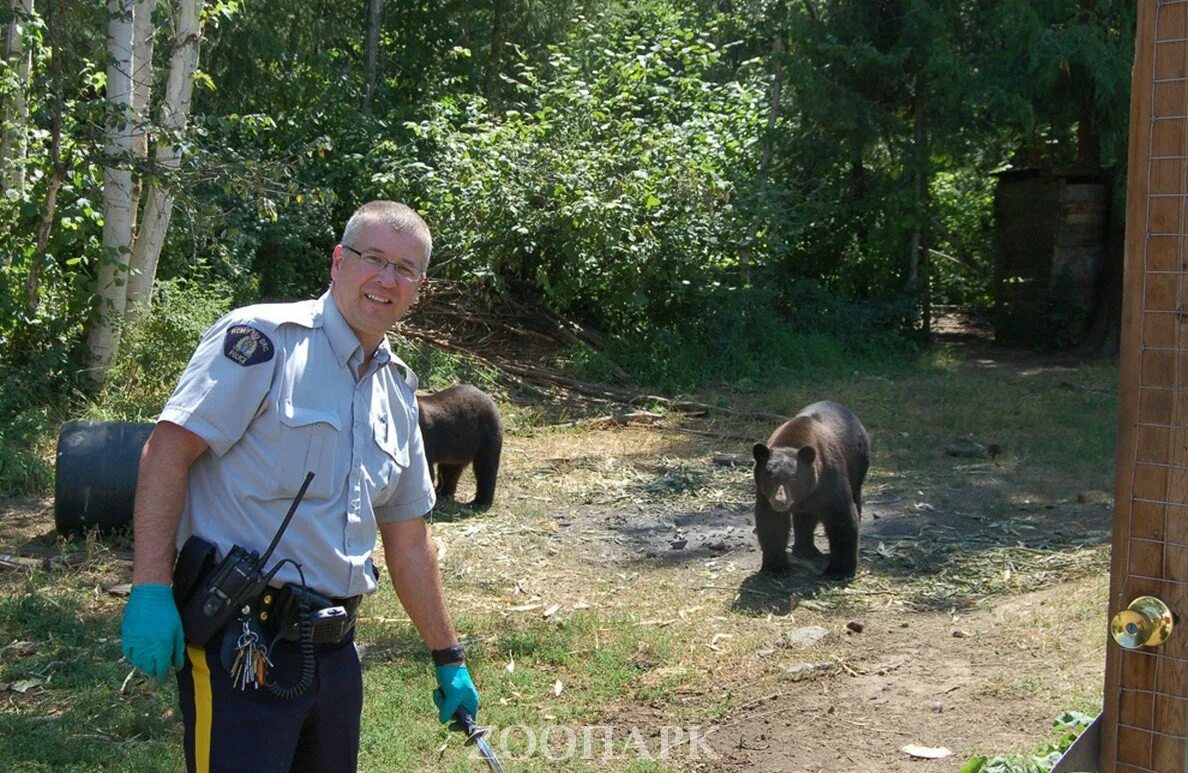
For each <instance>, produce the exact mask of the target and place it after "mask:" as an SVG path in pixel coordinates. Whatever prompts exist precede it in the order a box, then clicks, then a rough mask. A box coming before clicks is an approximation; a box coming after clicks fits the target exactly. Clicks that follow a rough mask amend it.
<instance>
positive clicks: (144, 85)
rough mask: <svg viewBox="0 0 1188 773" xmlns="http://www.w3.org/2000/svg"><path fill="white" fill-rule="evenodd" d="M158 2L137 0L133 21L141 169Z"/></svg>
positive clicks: (135, 200) (136, 189) (136, 147)
mask: <svg viewBox="0 0 1188 773" xmlns="http://www.w3.org/2000/svg"><path fill="white" fill-rule="evenodd" d="M156 7H157V0H136V9H135V16H134V17H133V20H132V112H133V113H134V114H135V115H136V126H135V127H134V128H133V129H132V155H133V156H134V157H135V158H136V162H137V166H138V167H139V168H143V162H144V161H145V160H146V159H147V158H148V118H149V99H150V98H151V97H152V93H153V38H154V36H155V35H156V32H157V30H156V27H154V26H153V11H154V10H155V9H156ZM141 184H142V181H141V176H140V175H135V176H134V181H133V187H132V228H133V232H134V233H133V240H135V238H136V237H135V229H136V218H137V208H138V207H139V206H140V188H141Z"/></svg>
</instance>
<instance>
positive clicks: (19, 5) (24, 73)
mask: <svg viewBox="0 0 1188 773" xmlns="http://www.w3.org/2000/svg"><path fill="white" fill-rule="evenodd" d="M8 4H9V7H10V8H11V9H12V12H13V18H12V22H11V23H9V25H8V31H7V35H6V37H5V45H4V56H5V58H6V59H7V60H8V61H9V62H11V63H12V67H13V70H14V71H15V72H16V80H17V83H16V84H15V85H16V88H14V89H13V92H12V98H11V99H10V100H9V102H8V104H7V105H6V106H5V110H4V138H3V140H2V141H0V142H2V144H0V167H7V168H6V169H4V176H3V188H0V192H3V191H5V190H18V191H23V190H24V189H25V164H24V160H25V153H26V151H27V137H28V123H29V99H28V92H29V71H30V69H32V52H31V51H27V50H25V45H24V40H23V39H22V36H23V35H24V26H25V25H24V23H25V21H26V20H28V18H29V17H30V16H32V15H33V0H9V2H8Z"/></svg>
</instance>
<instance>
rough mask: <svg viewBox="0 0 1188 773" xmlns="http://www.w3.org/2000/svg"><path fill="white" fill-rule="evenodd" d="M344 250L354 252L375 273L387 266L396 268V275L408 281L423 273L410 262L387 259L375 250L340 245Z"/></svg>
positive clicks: (419, 276)
mask: <svg viewBox="0 0 1188 773" xmlns="http://www.w3.org/2000/svg"><path fill="white" fill-rule="evenodd" d="M342 248H343V249H344V250H347V251H349V252H352V253H354V254H355V255H356V256H357V257H358V258H359V260H361V261H363V264H364V265H365V266H367V267H369V268H372V269H374V270H375V272H376V273H379V272H380V271H383V270H384V269H385V268H387V267H388V266H391V267H392V268H394V269H396V276H398V277H401V278H402V279H407V280H408V281H410V282H415V281H417V280H418V279H420V278H421V276H422V275H423V274H424V273H425V272H424V271H422V270H421V269H420V268H418V267H417V266H414V265H413V264H412V263H409V262H407V261H403V260H388V259H387V258H385V257H384V256H383V255H380V254H379V253H376V252H359V251H358V250H356V249H355V248H354V247H348V246H347V245H345V244H344V245H342Z"/></svg>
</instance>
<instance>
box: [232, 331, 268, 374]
mask: <svg viewBox="0 0 1188 773" xmlns="http://www.w3.org/2000/svg"><path fill="white" fill-rule="evenodd" d="M223 355H224V356H226V358H227V359H229V360H232V361H233V362H236V363H239V364H240V365H242V366H244V367H245V368H246V367H247V366H248V365H257V364H259V363H261V362H268V361H269V360H271V359H272V341H269V340H268V336H266V335H264V334H263V333H261V332H260V331H259V330H256V329H255V328H254V327H249V326H248V325H234V326H232V327H229V328H227V335H226V336H225V337H224V338H223Z"/></svg>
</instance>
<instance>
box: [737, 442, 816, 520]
mask: <svg viewBox="0 0 1188 773" xmlns="http://www.w3.org/2000/svg"><path fill="white" fill-rule="evenodd" d="M751 450H752V452H753V453H754V455H755V486H756V487H757V488H758V490H759V495H760V496H762V497H763V498H764V499H766V500H767V503H768V504H769V505H771V509H772V510H775V511H776V512H777V513H785V512H787V511H788V510H790V509H792V506H793V505H795V504H796V503H797V502H800V501H802V500H804V499H805V498H806V497H808V495H809V494H811V493H813V489H815V488H816V487H817V468H816V466H815V465H814V464H813V462H815V461H816V459H817V451H816V449H814V448H813V447H812V446H801V447H800V448H788V447H785V446H776V447H775V448H768V446H767V444H766V443H756V444H755V447H754V448H753V449H751Z"/></svg>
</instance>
